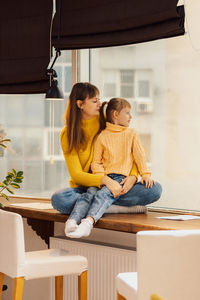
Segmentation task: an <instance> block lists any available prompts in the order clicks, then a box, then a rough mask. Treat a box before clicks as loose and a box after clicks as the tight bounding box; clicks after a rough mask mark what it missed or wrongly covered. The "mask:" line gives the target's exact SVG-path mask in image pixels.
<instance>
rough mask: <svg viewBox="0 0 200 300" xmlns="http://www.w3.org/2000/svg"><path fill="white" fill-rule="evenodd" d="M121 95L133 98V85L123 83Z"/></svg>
mask: <svg viewBox="0 0 200 300" xmlns="http://www.w3.org/2000/svg"><path fill="white" fill-rule="evenodd" d="M120 96H121V97H123V98H132V97H133V86H128V85H122V86H121V93H120Z"/></svg>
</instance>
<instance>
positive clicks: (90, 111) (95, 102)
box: [77, 94, 101, 120]
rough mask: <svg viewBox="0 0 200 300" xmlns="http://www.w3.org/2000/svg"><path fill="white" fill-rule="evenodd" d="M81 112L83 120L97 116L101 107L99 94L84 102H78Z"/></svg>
mask: <svg viewBox="0 0 200 300" xmlns="http://www.w3.org/2000/svg"><path fill="white" fill-rule="evenodd" d="M78 101H80V100H78ZM77 105H78V106H79V108H80V109H81V112H82V117H83V119H85V120H89V119H91V118H92V117H94V116H98V115H99V110H100V107H101V102H100V100H99V94H97V95H96V96H95V97H92V98H89V97H88V98H86V99H85V100H84V101H81V102H80V105H79V104H78V103H77Z"/></svg>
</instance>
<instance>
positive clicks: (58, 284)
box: [55, 276, 63, 300]
mask: <svg viewBox="0 0 200 300" xmlns="http://www.w3.org/2000/svg"><path fill="white" fill-rule="evenodd" d="M55 300H63V276H56V277H55Z"/></svg>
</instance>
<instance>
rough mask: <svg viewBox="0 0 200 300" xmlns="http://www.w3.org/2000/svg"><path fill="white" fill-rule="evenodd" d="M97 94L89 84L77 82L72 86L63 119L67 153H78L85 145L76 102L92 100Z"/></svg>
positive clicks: (79, 110)
mask: <svg viewBox="0 0 200 300" xmlns="http://www.w3.org/2000/svg"><path fill="white" fill-rule="evenodd" d="M97 94H99V90H98V88H97V87H96V86H94V85H92V84H91V83H89V82H78V83H76V84H74V86H73V88H72V90H71V93H70V95H69V100H68V104H67V108H66V112H65V117H64V119H65V124H66V125H67V138H68V144H69V148H68V152H69V153H70V152H71V151H72V149H76V150H77V151H78V150H80V148H84V146H85V144H86V138H85V135H84V132H83V129H82V127H81V121H82V113H81V109H80V108H79V107H78V105H77V103H76V102H77V100H81V101H85V100H86V98H93V97H95V96H96V95H97Z"/></svg>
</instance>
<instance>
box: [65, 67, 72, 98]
mask: <svg viewBox="0 0 200 300" xmlns="http://www.w3.org/2000/svg"><path fill="white" fill-rule="evenodd" d="M71 87H72V67H71V66H70V67H65V93H69V92H70V91H71Z"/></svg>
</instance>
